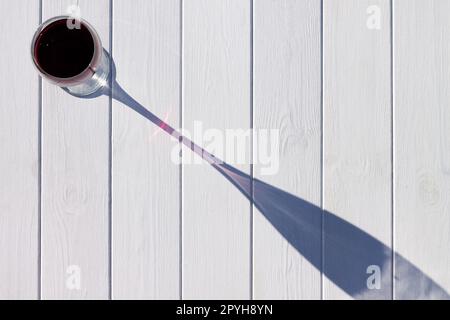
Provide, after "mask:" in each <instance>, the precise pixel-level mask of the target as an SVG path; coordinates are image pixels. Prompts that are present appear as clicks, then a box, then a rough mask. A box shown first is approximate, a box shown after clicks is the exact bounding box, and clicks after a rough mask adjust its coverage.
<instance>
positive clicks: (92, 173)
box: [42, 0, 109, 299]
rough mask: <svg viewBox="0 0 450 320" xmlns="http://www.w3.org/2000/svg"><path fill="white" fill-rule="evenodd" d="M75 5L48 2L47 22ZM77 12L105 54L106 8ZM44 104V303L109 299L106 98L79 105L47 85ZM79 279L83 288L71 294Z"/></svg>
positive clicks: (92, 4) (102, 3)
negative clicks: (69, 283)
mask: <svg viewBox="0 0 450 320" xmlns="http://www.w3.org/2000/svg"><path fill="white" fill-rule="evenodd" d="M73 3H74V2H73V1H68V0H64V1H63V0H61V1H60V0H43V18H44V20H46V19H48V18H50V17H52V16H56V15H61V14H66V10H67V8H68V6H69V5H72V4H73ZM80 8H81V16H82V18H84V19H86V20H87V21H89V22H90V23H91V24H92V25H93V26H94V28H95V29H96V30H97V32H98V33H99V35H100V37H101V39H102V44H103V46H104V47H105V48H108V47H109V18H108V17H109V1H108V0H98V1H87V0H80ZM42 100H43V103H42V107H43V114H42V140H43V141H42V298H44V299H81V298H83V299H106V298H108V295H109V272H108V270H109V245H108V239H109V236H108V230H109V210H108V199H109V187H108V185H109V184H108V180H109V179H108V172H109V169H108V167H109V166H108V162H109V160H108V159H109V102H108V98H107V97H99V98H96V99H93V100H84V99H79V98H75V97H72V96H70V95H68V94H67V93H66V92H64V91H63V90H62V89H60V88H58V87H56V86H54V85H51V84H49V83H46V82H44V84H43V93H42ZM78 268H79V269H78ZM77 271H80V273H79V274H80V276H81V278H80V280H81V285H80V288H79V289H76V288H75V289H70V288H72V287H71V286H67V281H70V280H71V279H73V278H71V276H76V274H73V272H75V273H77Z"/></svg>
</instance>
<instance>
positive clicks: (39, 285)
mask: <svg viewBox="0 0 450 320" xmlns="http://www.w3.org/2000/svg"><path fill="white" fill-rule="evenodd" d="M38 11H39V12H38V16H39V25H40V24H41V23H42V0H39V9H38ZM37 180H38V232H37V237H38V239H37V240H38V252H37V254H38V261H37V274H38V280H37V282H38V283H37V291H38V292H37V298H38V300H42V78H41V76H39V75H38V179H37Z"/></svg>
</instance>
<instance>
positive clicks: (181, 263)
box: [178, 0, 184, 300]
mask: <svg viewBox="0 0 450 320" xmlns="http://www.w3.org/2000/svg"><path fill="white" fill-rule="evenodd" d="M183 46H184V37H183V0H180V49H179V50H180V61H179V63H180V80H179V81H180V83H179V86H180V87H179V90H180V92H179V95H180V97H179V103H180V107H179V108H180V115H179V125H180V127H181V128H182V130H181V132H183V128H184V124H183V121H184V119H183V113H184V104H183V94H184V83H183V72H184V63H183V62H184V50H183ZM178 143H179V144H180V153H181V155H180V156H181V160H183V149H182V147H181V146H182V142H181V141H178ZM179 173H180V174H179V184H180V188H179V203H180V209H179V210H180V212H179V219H180V222H179V226H180V227H179V228H180V230H179V237H180V239H179V243H180V245H179V251H180V252H179V260H180V262H179V277H180V280H179V291H180V292H179V299H180V300H181V299H183V227H184V225H183V208H184V203H183V199H184V193H183V183H184V179H183V161H180V169H179Z"/></svg>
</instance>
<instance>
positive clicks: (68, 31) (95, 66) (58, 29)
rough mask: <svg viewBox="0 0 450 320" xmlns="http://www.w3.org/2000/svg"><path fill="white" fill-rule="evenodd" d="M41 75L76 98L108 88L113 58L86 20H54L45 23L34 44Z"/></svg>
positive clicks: (56, 18)
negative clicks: (110, 63)
mask: <svg viewBox="0 0 450 320" xmlns="http://www.w3.org/2000/svg"><path fill="white" fill-rule="evenodd" d="M31 56H32V59H33V62H34V65H35V66H36V68H37V70H38V71H39V73H40V75H41V76H42V77H43V78H45V79H47V80H48V81H50V82H51V83H53V84H56V85H58V86H60V87H62V88H65V89H66V90H67V91H69V93H71V94H73V95H76V96H88V95H90V94H92V93H94V92H96V91H98V90H99V89H100V88H101V87H103V86H106V85H108V76H109V59H108V56H107V54H106V53H105V52H104V50H103V47H102V43H101V41H100V37H99V36H98V34H97V32H96V31H95V29H94V28H93V27H92V26H91V25H90V24H89V23H88V22H86V21H85V20H83V19H78V20H77V21H76V23H74V18H73V17H70V16H58V17H53V18H51V19H49V20H47V21H45V22H44V23H42V24H41V25H40V26H39V27H38V29H37V31H36V32H35V34H34V37H33V41H32V43H31Z"/></svg>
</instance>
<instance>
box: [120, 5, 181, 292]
mask: <svg viewBox="0 0 450 320" xmlns="http://www.w3.org/2000/svg"><path fill="white" fill-rule="evenodd" d="M180 9H181V3H180V0H170V1H168V0H151V1H148V0H139V1H135V2H133V3H132V4H130V2H129V1H127V0H116V1H114V16H113V23H114V33H113V37H114V38H113V44H114V46H113V58H114V61H115V64H116V68H117V82H118V83H119V84H120V85H121V86H122V87H123V88H124V90H125V91H127V92H128V93H129V94H130V95H131V96H133V97H134V98H135V99H136V100H138V101H139V102H140V103H142V104H143V105H144V106H146V107H147V108H148V110H150V111H151V112H153V113H154V114H155V115H157V116H159V117H160V118H161V119H164V120H165V121H167V122H168V123H169V124H170V125H172V126H174V127H178V126H179V119H180V110H181V104H180V75H181V69H180V67H181V66H180V50H181V48H180V44H181V43H180V36H181V35H180V33H181V29H180V27H181V25H180V23H181V12H180ZM174 145H175V144H174V142H173V141H171V139H170V138H169V136H168V135H167V134H166V133H165V132H163V131H162V130H158V127H157V126H156V125H155V124H153V123H151V122H150V121H149V120H147V119H145V118H144V117H142V116H141V115H140V114H138V113H136V112H135V111H133V110H132V109H130V108H129V107H126V106H123V105H122V104H121V103H119V102H114V103H113V155H112V162H113V179H112V180H113V189H112V190H113V193H112V198H113V246H112V248H113V266H112V270H113V298H114V299H144V298H145V299H177V298H179V297H180V272H181V270H180V249H179V248H180V240H181V239H180V204H181V198H180V187H181V186H180V174H181V171H180V165H177V164H175V163H173V162H172V161H171V151H172V149H173V147H174Z"/></svg>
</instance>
